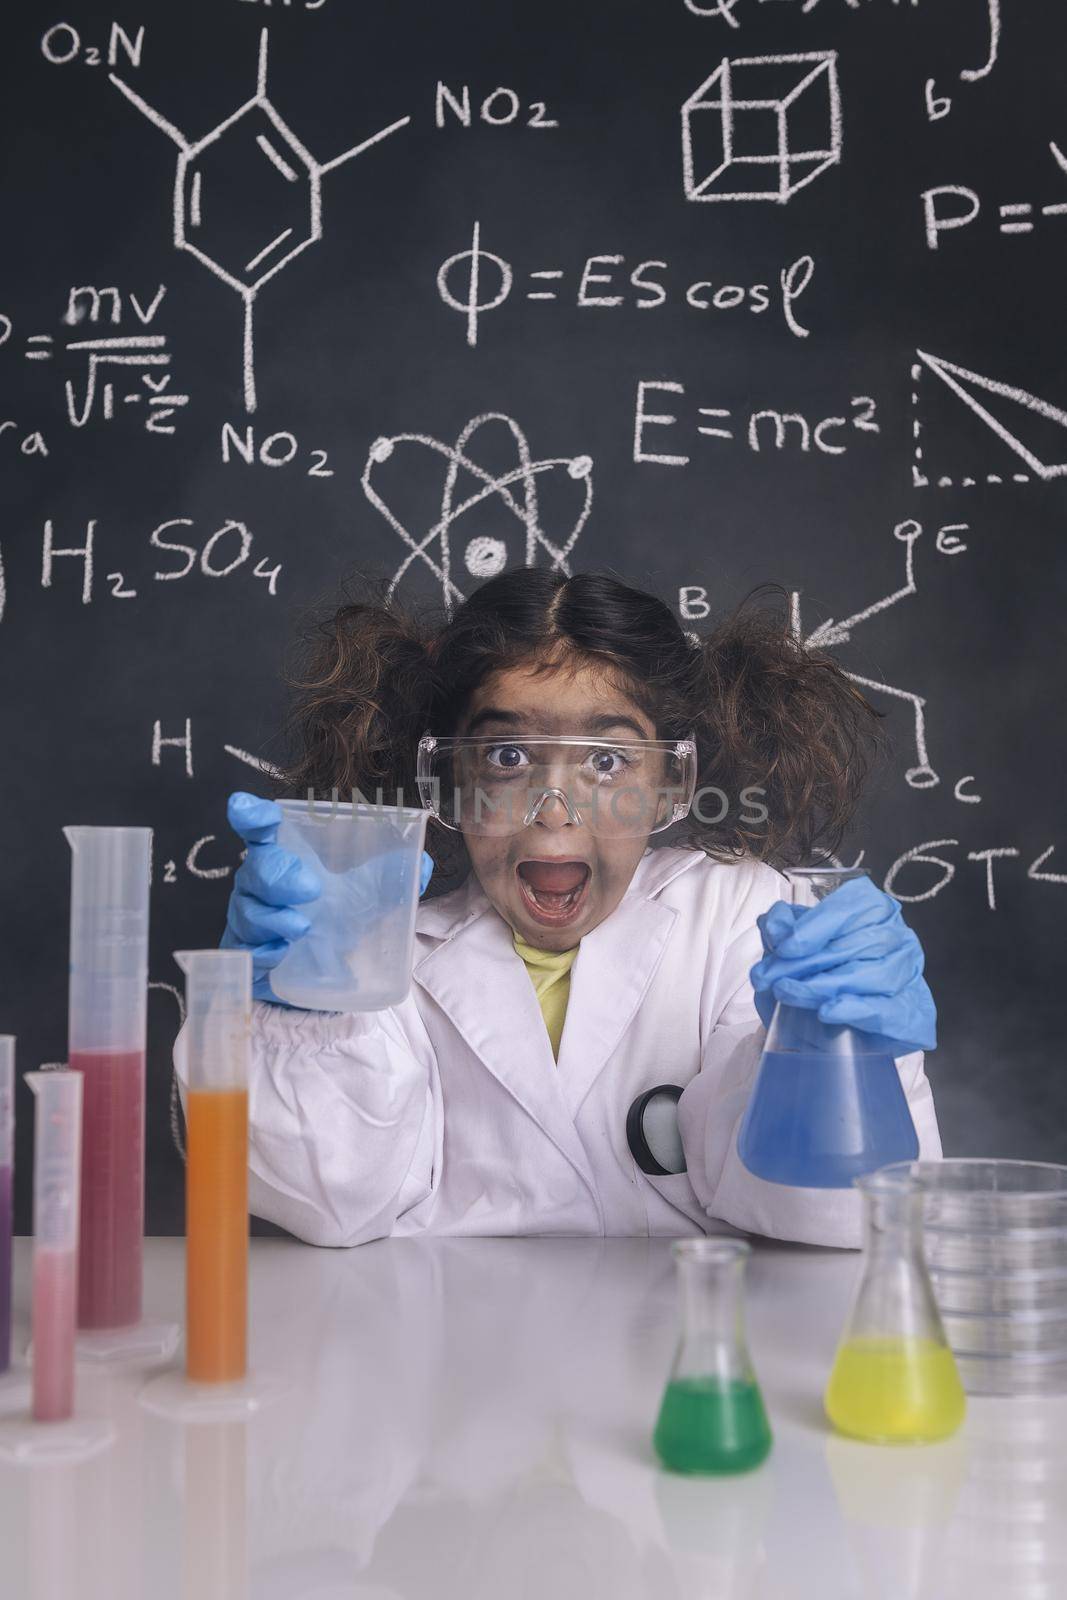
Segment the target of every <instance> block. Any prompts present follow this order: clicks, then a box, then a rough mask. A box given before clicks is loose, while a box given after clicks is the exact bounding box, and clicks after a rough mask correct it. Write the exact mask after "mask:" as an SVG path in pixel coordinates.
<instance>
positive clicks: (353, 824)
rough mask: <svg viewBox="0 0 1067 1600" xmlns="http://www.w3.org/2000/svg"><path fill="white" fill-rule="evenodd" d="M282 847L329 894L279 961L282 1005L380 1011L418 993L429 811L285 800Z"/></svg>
mask: <svg viewBox="0 0 1067 1600" xmlns="http://www.w3.org/2000/svg"><path fill="white" fill-rule="evenodd" d="M278 803H279V805H280V806H281V809H282V814H283V815H282V822H281V824H280V826H279V828H278V843H279V844H280V845H281V846H282V848H283V849H285V850H290V851H292V853H293V854H294V855H296V856H298V857H299V858H300V860H301V861H302V862H304V864H305V865H306V866H307V867H309V868H310V869H311V871H312V872H313V873H314V874H315V876H316V877H317V878H318V879H319V881H320V882H321V884H322V893H321V895H320V896H319V897H318V899H316V900H311V901H308V902H307V904H306V905H303V906H301V910H302V911H303V913H304V915H305V916H306V917H307V919H308V921H309V922H310V924H311V926H310V928H309V929H308V931H307V933H305V934H304V935H303V936H302V937H301V938H299V939H296V940H294V942H293V944H292V946H291V948H290V949H289V950H288V951H287V952H286V954H285V955H284V956H283V958H282V960H281V961H279V963H278V965H277V966H276V967H275V968H274V970H273V971H272V973H271V977H270V985H271V988H272V990H273V991H274V993H275V994H276V995H277V997H278V999H279V1000H287V1001H288V1002H289V1004H290V1005H293V1006H300V1007H302V1008H303V1009H305V1010H309V1011H380V1010H381V1009H382V1008H383V1007H384V1006H391V1005H396V1004H397V1002H398V1001H400V1000H403V998H404V996H405V995H406V994H407V992H408V990H409V988H410V987H411V967H412V959H413V953H414V943H415V912H416V910H417V909H418V903H419V877H420V867H421V864H422V846H423V840H424V838H425V835H426V823H427V820H428V818H429V812H428V811H419V810H415V809H406V808H404V807H400V806H385V805H382V806H379V805H361V804H357V803H356V802H355V801H354V800H353V801H352V802H343V801H339V800H336V799H334V800H311V799H308V800H281V801H279V802H278Z"/></svg>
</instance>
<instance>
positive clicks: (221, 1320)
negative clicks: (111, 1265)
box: [174, 950, 252, 1383]
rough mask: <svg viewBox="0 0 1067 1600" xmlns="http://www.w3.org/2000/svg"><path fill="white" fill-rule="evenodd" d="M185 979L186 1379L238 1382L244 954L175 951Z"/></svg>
mask: <svg viewBox="0 0 1067 1600" xmlns="http://www.w3.org/2000/svg"><path fill="white" fill-rule="evenodd" d="M174 958H175V960H176V961H177V962H178V964H179V966H180V967H181V968H182V970H183V971H184V972H185V974H186V984H185V992H186V1004H187V1009H188V1016H189V1020H188V1043H187V1047H186V1073H187V1091H186V1098H185V1120H186V1140H185V1145H186V1165H185V1236H186V1243H185V1252H186V1255H185V1260H186V1267H185V1302H186V1330H185V1371H186V1375H187V1377H189V1378H190V1379H192V1380H193V1381H194V1382H197V1383H221V1382H227V1381H233V1380H235V1379H238V1378H243V1377H244V1376H245V1370H246V1361H247V1357H246V1343H247V1326H248V1055H249V1038H250V1031H249V1030H250V1027H251V1020H252V958H251V956H250V955H249V954H248V952H247V950H177V951H175V953H174Z"/></svg>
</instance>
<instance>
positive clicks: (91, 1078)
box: [63, 827, 152, 1329]
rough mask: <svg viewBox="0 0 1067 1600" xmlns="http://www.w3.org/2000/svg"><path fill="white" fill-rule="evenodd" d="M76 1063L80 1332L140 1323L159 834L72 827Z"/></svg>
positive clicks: (71, 1056) (67, 831)
mask: <svg viewBox="0 0 1067 1600" xmlns="http://www.w3.org/2000/svg"><path fill="white" fill-rule="evenodd" d="M63 833H64V835H65V837H66V840H67V843H68V844H69V845H70V848H71V852H72V861H71V894H70V1012H69V1024H68V1039H69V1051H68V1060H69V1065H70V1068H71V1070H72V1071H74V1072H80V1073H81V1074H82V1078H83V1080H84V1106H83V1134H82V1190H81V1246H80V1249H79V1252H78V1326H79V1328H82V1329H112V1328H127V1327H131V1326H132V1325H134V1324H136V1323H137V1322H139V1321H140V1318H141V1271H142V1239H143V1235H144V1117H145V1025H146V1006H147V995H148V892H149V882H150V876H151V852H152V830H151V828H96V827H67V828H64V829H63Z"/></svg>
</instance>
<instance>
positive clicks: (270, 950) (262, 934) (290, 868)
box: [219, 789, 322, 1006]
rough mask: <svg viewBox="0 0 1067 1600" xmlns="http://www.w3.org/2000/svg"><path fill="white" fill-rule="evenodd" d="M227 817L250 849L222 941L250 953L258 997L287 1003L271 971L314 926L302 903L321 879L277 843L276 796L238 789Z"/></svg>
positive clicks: (314, 896) (319, 890)
mask: <svg viewBox="0 0 1067 1600" xmlns="http://www.w3.org/2000/svg"><path fill="white" fill-rule="evenodd" d="M226 819H227V821H228V822H229V824H230V827H231V828H232V829H233V830H234V832H235V833H236V834H237V835H238V836H239V837H240V838H242V839H243V840H244V841H245V843H246V844H247V846H248V854H247V855H246V856H245V859H244V860H243V861H242V862H241V865H240V866H239V867H238V869H237V872H236V873H235V875H234V880H233V893H232V894H231V895H230V904H229V906H228V908H227V911H226V927H225V929H224V931H223V935H222V938H221V940H220V941H219V943H220V946H221V948H222V949H223V950H248V951H249V952H250V953H251V956H252V994H253V997H254V998H255V999H256V1000H266V1001H268V1002H269V1003H270V1004H271V1005H275V1006H284V1005H288V1001H286V1000H279V998H278V996H277V995H276V994H275V993H274V992H273V990H272V989H271V986H270V975H271V972H272V971H273V969H274V968H275V967H276V966H277V965H278V963H279V961H281V959H282V957H283V956H285V955H286V954H287V953H288V950H289V946H290V945H291V944H292V943H293V942H294V940H296V939H300V938H302V937H303V935H304V934H305V933H306V932H307V931H308V928H309V927H310V926H311V924H310V922H309V921H308V919H307V917H305V916H304V913H303V912H302V911H299V910H297V907H298V906H302V905H307V903H308V902H309V901H310V900H317V899H318V897H319V895H320V894H321V893H322V884H321V882H320V881H319V878H318V876H317V874H315V873H314V872H312V871H311V869H310V868H309V867H307V866H305V864H304V863H303V862H302V861H301V860H300V859H299V858H298V857H297V856H294V855H293V854H292V852H291V851H289V850H283V849H282V847H281V846H280V845H279V844H276V843H275V842H274V841H275V837H276V835H277V832H278V824H279V823H280V822H281V820H282V811H281V807H280V806H279V805H276V804H275V802H274V801H273V800H263V799H261V798H260V796H259V795H255V794H246V793H245V792H244V791H243V790H240V789H239V790H238V791H237V792H236V793H235V794H231V796H230V798H229V800H228V801H227V802H226Z"/></svg>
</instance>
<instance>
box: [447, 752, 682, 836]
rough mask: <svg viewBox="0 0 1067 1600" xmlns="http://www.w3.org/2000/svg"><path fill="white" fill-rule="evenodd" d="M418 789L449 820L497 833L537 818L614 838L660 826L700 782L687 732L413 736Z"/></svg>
mask: <svg viewBox="0 0 1067 1600" xmlns="http://www.w3.org/2000/svg"><path fill="white" fill-rule="evenodd" d="M416 776H417V782H418V789H419V798H420V800H421V801H422V804H423V805H424V806H425V807H426V809H427V810H428V811H430V812H432V813H433V815H434V816H435V817H436V818H437V820H438V822H441V823H443V824H444V826H445V827H446V828H456V829H459V830H460V831H461V832H462V833H465V834H476V835H480V836H484V837H494V836H495V837H499V836H503V835H506V834H511V833H517V832H518V831H519V829H520V828H529V827H532V826H533V824H534V823H536V822H541V823H543V824H545V825H546V826H556V827H562V826H566V825H568V824H569V825H572V826H574V827H586V828H588V829H589V830H590V832H592V833H595V834H598V835H601V836H610V837H614V838H637V837H639V836H642V835H645V834H649V833H659V832H661V831H662V829H664V828H669V827H670V825H671V823H672V822H677V821H679V819H680V818H682V817H684V816H685V815H686V813H687V812H688V810H689V807H690V806H691V805H692V802H693V793H694V790H695V787H696V745H695V744H694V742H693V740H692V739H632V740H625V741H622V742H619V741H617V740H608V739H588V738H584V737H579V736H575V737H573V738H572V737H566V738H563V737H558V736H555V735H552V736H550V735H542V734H536V735H533V736H529V737H528V736H526V735H521V736H518V737H516V738H513V739H502V738H500V737H499V736H498V737H496V738H460V739H437V738H434V737H433V735H431V734H426V735H425V736H424V737H423V738H422V739H420V740H419V748H418V757H417V766H416Z"/></svg>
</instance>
